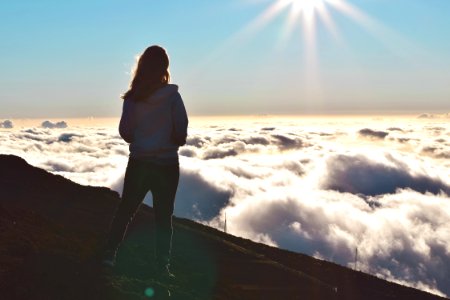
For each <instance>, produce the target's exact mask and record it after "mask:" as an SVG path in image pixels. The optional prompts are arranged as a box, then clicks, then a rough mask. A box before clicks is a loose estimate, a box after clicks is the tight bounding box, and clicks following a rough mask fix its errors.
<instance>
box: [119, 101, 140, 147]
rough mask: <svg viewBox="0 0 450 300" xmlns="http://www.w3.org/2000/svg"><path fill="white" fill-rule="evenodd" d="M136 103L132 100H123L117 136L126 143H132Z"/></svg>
mask: <svg viewBox="0 0 450 300" xmlns="http://www.w3.org/2000/svg"><path fill="white" fill-rule="evenodd" d="M135 106H136V103H135V102H134V101H132V100H124V101H123V108H122V117H121V118H120V123H119V134H120V136H121V137H122V138H123V139H124V140H125V142H127V143H131V142H133V139H134V130H135V127H136V120H135V114H134V111H135Z"/></svg>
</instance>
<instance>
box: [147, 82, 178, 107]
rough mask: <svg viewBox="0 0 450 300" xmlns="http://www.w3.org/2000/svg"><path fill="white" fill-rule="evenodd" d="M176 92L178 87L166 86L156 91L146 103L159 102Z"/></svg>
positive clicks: (174, 85)
mask: <svg viewBox="0 0 450 300" xmlns="http://www.w3.org/2000/svg"><path fill="white" fill-rule="evenodd" d="M177 92H178V85H176V84H168V85H166V86H164V87H162V88H159V89H157V90H156V91H155V92H154V93H153V94H152V95H151V96H150V97H148V99H147V100H146V101H147V102H153V103H154V102H159V101H162V100H164V99H167V98H169V97H170V96H172V95H173V94H175V93H177Z"/></svg>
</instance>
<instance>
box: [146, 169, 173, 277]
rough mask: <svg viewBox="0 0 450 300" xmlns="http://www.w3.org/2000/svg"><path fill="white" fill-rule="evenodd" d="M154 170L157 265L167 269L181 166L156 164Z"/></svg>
mask: <svg viewBox="0 0 450 300" xmlns="http://www.w3.org/2000/svg"><path fill="white" fill-rule="evenodd" d="M154 170H155V172H152V178H151V180H150V185H151V191H152V194H153V208H154V211H155V229H156V239H155V254H156V263H157V267H158V268H159V269H160V270H163V271H165V270H168V267H169V260H170V252H171V248H172V232H173V229H172V214H173V209H174V203H175V195H176V192H177V188H178V180H179V177H180V168H179V166H178V165H171V166H155V169H154ZM163 268H165V270H164V269H163Z"/></svg>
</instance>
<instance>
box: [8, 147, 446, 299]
mask: <svg viewBox="0 0 450 300" xmlns="http://www.w3.org/2000/svg"><path fill="white" fill-rule="evenodd" d="M119 200H120V199H119V195H118V194H117V193H116V192H113V191H111V190H109V189H107V188H102V187H90V186H82V185H79V184H76V183H73V182H71V181H70V180H68V179H65V178H63V177H61V176H57V175H53V174H51V173H48V172H46V171H44V170H42V169H39V168H36V167H33V166H30V165H29V164H28V163H27V162H26V161H25V160H23V159H22V158H20V157H17V156H12V155H0V299H224V300H225V299H227V300H228V299H308V300H315V299H327V300H328V299H346V300H347V299H348V300H356V299H361V300H362V299H364V300H371V299H374V300H375V299H376V300H383V299H409V300H414V299H417V300H419V299H420V300H428V299H430V300H431V299H444V298H441V297H438V296H435V295H431V294H429V293H425V292H423V291H419V290H416V289H413V288H408V287H404V286H401V285H398V284H395V283H390V282H387V281H384V280H381V279H378V278H376V277H374V276H371V275H368V274H364V273H362V272H357V271H353V270H351V269H348V268H345V267H342V266H339V265H336V264H333V263H330V262H326V261H322V260H318V259H315V258H312V257H309V256H307V255H303V254H299V253H294V252H290V251H286V250H281V249H278V248H275V247H270V246H267V245H264V244H259V243H255V242H252V241H250V240H246V239H242V238H238V237H235V236H232V235H229V234H226V233H224V232H221V231H219V230H216V229H213V228H210V227H207V226H204V225H201V224H199V223H195V222H193V221H190V220H187V219H181V218H174V239H173V253H172V270H173V272H174V273H175V274H176V279H175V280H174V281H172V282H169V283H167V282H162V281H159V280H158V279H156V276H155V274H153V268H152V257H153V241H152V235H153V232H152V225H151V224H152V219H153V210H152V208H150V207H148V206H146V205H142V206H141V208H140V210H139V212H138V213H137V215H136V217H135V219H134V221H133V223H132V224H131V225H130V228H129V234H128V236H127V238H126V240H125V241H124V244H123V246H122V247H121V249H120V251H119V253H118V264H117V266H116V268H114V269H107V268H103V267H102V266H100V265H99V264H98V263H97V261H98V255H99V252H100V249H101V247H102V244H103V243H104V240H105V238H106V233H107V231H108V227H109V222H110V221H111V218H112V215H113V213H114V211H115V208H116V206H117V204H118V202H119ZM169 295H170V296H169Z"/></svg>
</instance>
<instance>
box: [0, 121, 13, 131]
mask: <svg viewBox="0 0 450 300" xmlns="http://www.w3.org/2000/svg"><path fill="white" fill-rule="evenodd" d="M0 128H5V129H11V128H14V125H13V122H12V121H11V120H5V121H2V122H0Z"/></svg>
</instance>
